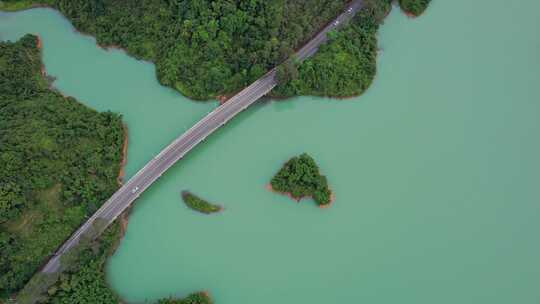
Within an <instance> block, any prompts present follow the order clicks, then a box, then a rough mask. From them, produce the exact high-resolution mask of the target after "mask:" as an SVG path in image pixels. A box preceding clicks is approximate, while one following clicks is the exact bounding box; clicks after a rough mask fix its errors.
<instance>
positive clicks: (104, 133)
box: [0, 35, 210, 304]
mask: <svg viewBox="0 0 540 304" xmlns="http://www.w3.org/2000/svg"><path fill="white" fill-rule="evenodd" d="M41 67H42V64H41V54H40V49H39V47H38V38H37V37H35V36H32V35H26V36H24V37H22V38H21V39H20V40H19V41H17V42H15V43H12V42H0V168H2V170H0V181H1V183H0V302H1V301H2V300H1V299H2V298H7V297H8V296H11V295H12V294H13V293H15V292H17V291H19V290H20V289H21V288H22V287H23V286H25V284H26V283H27V282H28V280H29V279H30V278H31V277H32V275H33V274H34V272H35V271H36V270H37V269H38V267H39V266H40V265H41V263H42V262H43V261H44V259H45V258H46V257H47V256H49V255H50V254H51V253H52V252H53V251H54V250H55V249H56V248H57V247H58V246H59V245H60V244H61V243H62V242H63V241H64V240H65V239H66V238H67V237H68V236H69V235H70V234H71V233H72V232H73V231H74V230H75V229H76V227H78V226H79V225H80V224H81V223H82V222H83V221H84V220H85V218H86V217H87V216H89V215H90V214H92V213H93V212H94V211H95V210H96V209H97V208H98V207H99V206H100V205H101V203H102V202H104V201H105V200H106V199H107V198H109V196H110V195H111V194H112V193H113V192H114V191H115V190H116V188H117V187H118V185H117V181H116V178H117V176H118V173H119V170H120V160H121V157H122V155H121V150H122V144H123V137H124V131H123V128H122V122H121V118H120V116H118V115H116V114H113V113H109V112H106V113H98V112H96V111H94V110H91V109H89V108H87V107H86V106H84V105H82V104H80V103H78V102H77V101H76V100H75V99H73V98H71V97H64V96H62V95H61V94H59V93H57V92H55V91H54V90H51V89H50V88H49V84H48V83H47V81H46V78H45V75H43V73H42V72H41ZM95 230H96V231H98V230H99V229H95ZM96 236H97V235H93V236H91V237H90V236H89V237H88V238H86V240H85V241H84V242H83V241H81V245H80V246H78V247H76V249H75V250H73V252H72V253H70V254H69V255H67V258H65V257H63V259H62V260H61V263H62V266H63V267H65V268H64V270H65V271H64V272H63V273H62V274H60V276H59V277H57V276H56V275H44V274H39V275H37V276H34V277H33V278H32V281H31V282H30V283H28V284H26V286H25V288H24V289H23V290H22V291H21V292H20V294H19V295H18V302H19V303H34V302H35V301H34V300H35V299H40V302H42V303H51V304H63V303H66V304H67V303H81V304H83V303H88V304H91V303H92V304H93V303H111V304H112V303H119V301H120V300H119V298H118V297H117V296H116V295H115V294H114V292H113V291H112V290H111V289H110V288H109V287H108V285H107V282H106V281H105V273H104V264H105V261H106V259H107V258H108V257H109V256H110V255H111V254H112V253H113V251H114V249H115V248H116V245H117V243H118V242H119V239H120V230H119V225H118V224H117V223H115V224H114V225H112V226H111V227H109V228H108V230H107V231H106V232H105V233H104V234H103V235H102V236H101V237H100V238H98V239H97V240H95V239H94V238H95V237H96ZM43 288H45V290H43ZM164 301H179V302H178V303H186V304H188V303H189V304H199V303H200V304H206V303H210V298H209V297H208V295H207V294H206V293H195V294H192V295H190V296H189V297H187V298H186V299H182V300H164ZM182 301H184V302H182ZM164 303H167V302H164ZM170 303H177V302H170Z"/></svg>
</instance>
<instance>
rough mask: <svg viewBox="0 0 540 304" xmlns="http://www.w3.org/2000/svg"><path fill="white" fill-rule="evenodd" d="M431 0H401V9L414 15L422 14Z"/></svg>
mask: <svg viewBox="0 0 540 304" xmlns="http://www.w3.org/2000/svg"><path fill="white" fill-rule="evenodd" d="M430 2H431V0H399V5H400V6H401V9H402V10H403V11H405V12H406V13H408V14H410V15H412V16H420V15H422V13H424V11H425V10H426V9H427V7H428V5H429V3H430Z"/></svg>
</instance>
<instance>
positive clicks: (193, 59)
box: [11, 0, 346, 99]
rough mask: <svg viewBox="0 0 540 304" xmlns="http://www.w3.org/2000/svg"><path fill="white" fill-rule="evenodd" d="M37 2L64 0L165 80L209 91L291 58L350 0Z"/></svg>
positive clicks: (97, 32)
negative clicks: (294, 50) (150, 66)
mask: <svg viewBox="0 0 540 304" xmlns="http://www.w3.org/2000/svg"><path fill="white" fill-rule="evenodd" d="M11 1H14V0H11ZM15 1H16V0H15ZM19 1H20V0H19ZM23 1H27V0H23ZM35 2H38V3H46V4H48V5H50V6H53V7H55V8H57V9H58V10H60V11H61V12H62V13H63V14H64V15H65V16H67V18H68V19H70V20H71V22H72V23H73V24H74V26H75V27H76V28H77V29H78V30H80V31H82V32H85V33H89V34H91V35H93V36H95V37H96V39H97V42H98V43H99V44H100V45H103V46H119V47H122V48H124V49H126V51H127V52H128V53H129V54H131V55H133V56H135V57H137V58H140V59H145V60H149V61H153V62H155V63H156V66H157V76H158V79H159V80H160V82H161V83H162V84H164V85H167V86H170V87H173V88H176V89H177V90H179V91H180V92H182V93H183V94H184V95H186V96H189V97H191V98H195V99H207V98H212V97H216V96H218V95H223V94H230V93H233V92H236V91H237V90H239V89H240V88H242V87H244V86H246V85H247V84H249V83H250V82H252V81H253V80H255V79H257V78H258V77H260V76H261V75H263V74H264V73H265V72H266V71H267V70H269V69H270V68H272V67H274V66H276V65H277V64H278V63H280V62H281V61H283V60H284V59H286V58H287V57H288V56H289V55H290V54H291V53H292V52H293V49H294V48H296V47H298V46H300V45H301V44H302V43H303V42H304V41H307V40H308V39H309V37H311V36H312V35H313V34H314V33H315V32H316V31H317V30H318V29H320V28H321V27H322V26H323V25H324V24H325V23H326V22H328V21H329V20H330V19H332V18H333V17H334V16H335V15H337V14H338V13H339V12H340V11H341V10H342V9H343V7H344V3H345V2H346V1H345V0H338V1H336V0H300V1H287V0H273V1H266V0H215V1H207V0H146V1H139V0H126V1H116V0H43V1H39V0H36V1H35Z"/></svg>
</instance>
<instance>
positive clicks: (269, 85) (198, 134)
mask: <svg viewBox="0 0 540 304" xmlns="http://www.w3.org/2000/svg"><path fill="white" fill-rule="evenodd" d="M362 7H363V1H362V0H355V1H352V2H351V3H350V4H349V5H348V6H347V8H346V10H345V11H344V12H343V13H342V14H341V15H339V16H338V17H337V18H336V19H334V20H333V21H332V22H331V23H329V24H328V25H327V26H326V27H325V28H324V29H323V30H321V31H320V32H319V33H318V34H317V35H315V36H314V37H313V38H312V39H311V40H310V41H309V42H308V43H307V44H306V45H304V46H303V47H302V48H300V49H299V50H298V51H297V52H296V54H295V55H296V58H297V60H298V61H303V60H305V59H306V58H308V57H310V56H312V55H313V54H315V53H316V52H317V50H318V48H319V46H320V45H321V44H323V43H324V42H325V41H326V39H327V38H326V35H327V33H328V32H329V31H331V30H334V29H336V28H337V27H339V26H341V25H342V24H343V23H344V22H346V21H348V20H349V19H351V18H352V17H353V16H354V15H355V14H356V13H357V12H358V11H359V10H360V9H361V8H362ZM276 85H277V80H276V70H275V69H272V70H271V71H270V72H268V73H267V74H265V75H264V76H263V77H261V78H259V79H258V80H257V81H255V82H254V83H252V84H251V85H250V86H248V87H246V88H245V89H243V90H242V91H240V92H239V93H238V94H236V95H235V96H233V97H232V98H230V99H229V100H228V101H227V102H226V103H224V104H222V105H221V106H219V107H217V108H216V109H215V110H213V111H212V112H210V113H209V114H207V115H206V116H205V117H204V118H202V119H201V120H200V121H199V122H197V123H196V124H195V125H194V126H193V127H191V128H190V129H189V130H187V131H186V132H184V134H182V135H181V136H180V137H178V138H177V139H176V140H174V141H173V142H172V143H171V144H169V145H168V146H167V147H165V149H163V150H162V151H161V152H160V153H159V154H158V155H157V156H156V157H154V158H153V159H152V160H150V161H149V162H148V163H147V164H146V165H145V166H144V167H143V168H142V169H140V170H139V171H138V172H137V173H136V174H135V175H134V176H133V177H132V178H131V179H129V181H127V182H126V183H125V184H124V185H123V186H122V187H121V188H120V189H118V190H117V191H116V192H115V193H114V194H113V195H112V196H111V197H110V198H109V199H108V200H107V201H106V202H105V203H104V204H103V205H102V206H101V208H99V209H98V210H97V211H96V212H95V213H94V214H93V215H92V216H91V217H90V218H88V220H87V221H86V222H85V223H84V224H83V225H82V226H80V227H79V228H78V229H77V231H75V232H74V233H73V234H72V235H71V236H70V238H69V239H68V240H67V241H66V242H65V243H64V244H63V245H62V246H61V247H60V248H59V249H58V250H57V251H56V252H55V253H54V255H53V256H52V257H51V258H50V259H49V261H48V262H47V263H46V264H45V266H44V267H43V268H42V270H41V271H42V272H45V273H52V272H56V271H58V270H59V269H60V258H61V256H62V255H63V254H64V253H66V252H67V251H69V250H70V249H71V248H73V247H74V246H75V245H76V244H78V243H79V240H80V238H81V236H82V235H84V234H85V233H86V232H88V231H89V229H90V228H92V227H93V226H94V223H95V221H96V220H97V219H102V220H105V221H104V222H105V223H106V225H105V226H103V227H99V229H100V230H101V231H98V233H101V232H102V231H103V230H104V229H105V228H106V226H108V225H109V224H110V223H112V222H113V221H114V220H115V219H116V218H117V217H118V216H119V215H120V214H121V213H122V212H123V211H124V210H126V208H128V207H129V206H130V205H131V204H132V203H133V202H134V201H135V200H136V199H137V198H138V197H139V196H140V195H141V194H142V193H143V192H144V191H145V190H146V189H147V188H148V187H150V185H152V183H153V182H154V181H156V180H157V179H158V178H159V177H160V176H161V175H162V174H163V173H165V171H167V169H169V168H170V167H171V166H172V165H174V164H175V163H176V162H177V161H178V160H180V159H181V158H182V157H184V155H186V154H187V153H188V152H189V151H191V149H193V147H195V146H196V145H197V144H199V143H200V142H201V141H203V140H204V139H205V138H206V137H208V136H209V135H210V134H212V133H213V132H214V131H215V130H216V129H218V128H219V127H221V126H222V125H224V124H225V123H227V122H228V121H229V120H230V119H232V118H233V117H234V116H236V114H238V113H240V112H241V111H243V110H244V109H246V108H247V107H249V106H250V105H251V104H253V103H255V102H256V101H257V100H258V99H260V98H261V97H262V96H264V95H266V94H268V93H269V92H270V91H271V90H272V89H273V88H274V87H275V86H276Z"/></svg>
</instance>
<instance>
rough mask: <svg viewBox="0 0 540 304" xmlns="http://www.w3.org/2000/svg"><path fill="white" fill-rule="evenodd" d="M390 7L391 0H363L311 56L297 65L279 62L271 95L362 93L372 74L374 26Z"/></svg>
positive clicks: (375, 54) (375, 34) (373, 74)
mask: <svg viewBox="0 0 540 304" xmlns="http://www.w3.org/2000/svg"><path fill="white" fill-rule="evenodd" d="M391 8H392V6H391V0H376V1H375V0H371V1H366V6H365V8H363V9H362V10H361V11H360V12H359V13H358V14H357V15H356V16H355V17H354V19H353V20H352V21H351V22H350V23H349V24H347V25H345V26H344V27H343V28H342V29H341V30H340V31H339V32H333V33H331V34H330V35H329V39H328V43H327V44H325V45H322V46H321V48H320V49H319V51H318V52H317V53H316V54H315V55H314V56H313V57H311V58H309V59H307V60H306V61H304V62H303V63H301V64H300V65H298V64H297V63H294V62H291V61H287V62H286V63H284V64H283V65H281V66H280V67H279V68H278V80H279V82H280V85H278V86H277V87H276V88H275V89H274V90H273V91H272V95H273V96H278V97H286V96H295V95H318V96H337V97H348V96H355V95H359V94H362V93H363V92H364V91H365V90H366V89H367V88H368V87H369V86H370V85H371V82H372V81H373V79H374V77H375V73H376V71H377V62H376V60H377V30H378V28H379V25H380V24H381V22H382V21H383V19H384V18H385V17H386V15H387V14H388V12H389V11H390V9H391ZM282 70H285V71H282ZM291 71H292V72H291ZM281 75H285V77H283V76H281Z"/></svg>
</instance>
